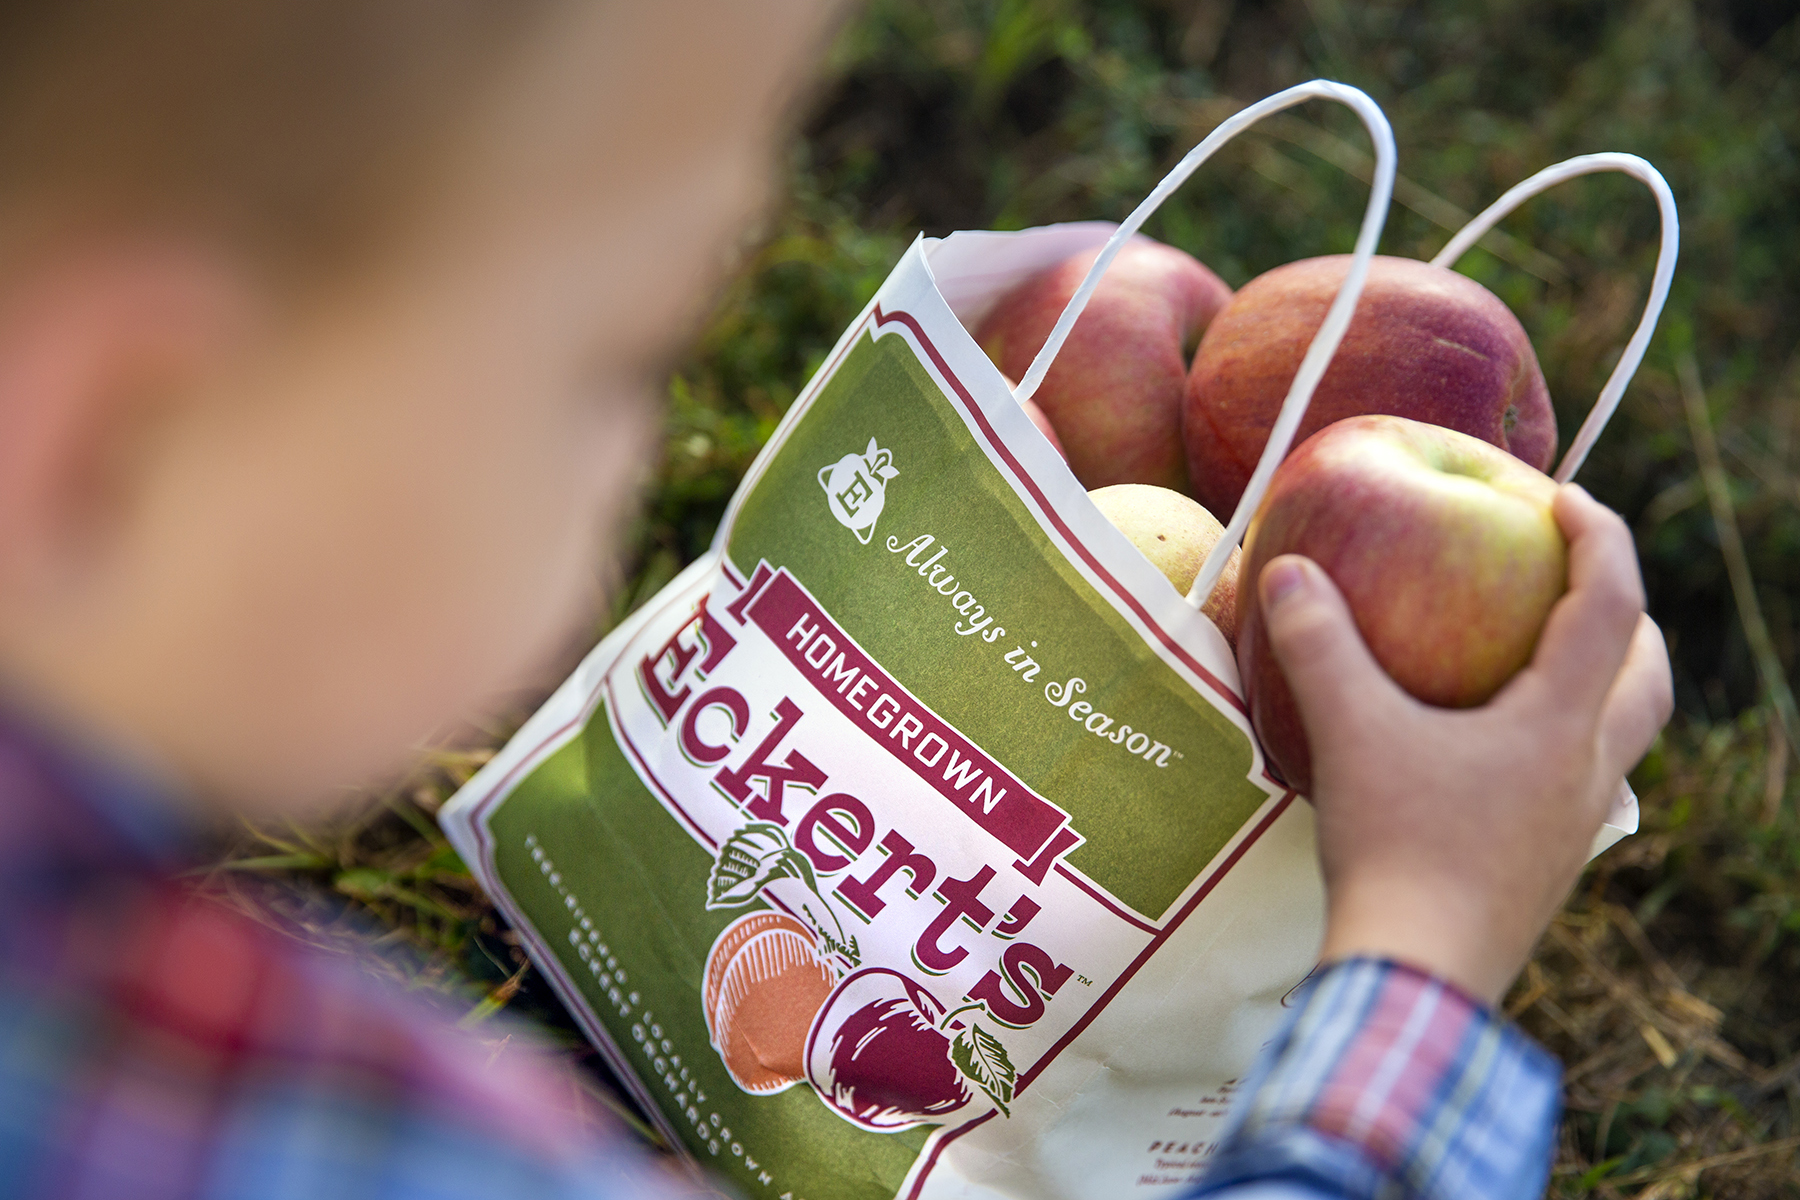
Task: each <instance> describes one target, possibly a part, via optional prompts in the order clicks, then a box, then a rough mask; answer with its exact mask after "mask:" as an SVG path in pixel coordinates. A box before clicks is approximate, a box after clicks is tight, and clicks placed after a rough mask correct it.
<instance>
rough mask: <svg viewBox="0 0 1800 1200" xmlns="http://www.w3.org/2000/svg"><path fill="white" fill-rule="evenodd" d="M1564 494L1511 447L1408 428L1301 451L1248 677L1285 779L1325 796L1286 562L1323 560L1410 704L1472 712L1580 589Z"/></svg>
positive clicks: (1357, 423) (1252, 563)
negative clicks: (1294, 673)
mask: <svg viewBox="0 0 1800 1200" xmlns="http://www.w3.org/2000/svg"><path fill="white" fill-rule="evenodd" d="M1555 498H1556V484H1555V482H1554V481H1553V480H1551V479H1550V478H1549V477H1548V476H1546V475H1544V474H1543V473H1542V472H1541V471H1538V470H1536V469H1535V468H1533V467H1530V466H1527V465H1526V464H1525V463H1523V462H1520V461H1519V460H1518V459H1517V458H1515V457H1513V456H1512V455H1511V454H1508V453H1507V452H1505V451H1504V450H1500V449H1497V448H1495V447H1494V446H1492V445H1489V444H1488V443H1487V442H1484V441H1482V440H1480V439H1478V438H1473V437H1470V436H1469V435H1467V434H1464V433H1458V432H1456V431H1455V430H1451V429H1444V428H1442V427H1440V426H1436V425H1429V424H1426V423H1424V422H1421V421H1410V420H1407V419H1405V418H1403V417H1393V416H1359V417H1350V418H1348V419H1346V420H1342V421H1339V422H1337V423H1336V424H1333V425H1330V426H1328V427H1327V428H1325V429H1324V430H1323V431H1321V432H1319V433H1317V434H1314V435H1313V436H1312V437H1311V438H1309V439H1307V441H1305V442H1304V443H1302V444H1301V445H1300V446H1299V448H1297V449H1296V450H1295V451H1294V452H1293V453H1292V454H1290V455H1289V456H1288V458H1287V461H1285V462H1283V463H1282V464H1281V468H1280V469H1279V470H1277V471H1276V472H1275V476H1274V478H1273V479H1272V480H1271V481H1270V485H1269V491H1268V494H1267V495H1265V496H1264V497H1263V501H1262V504H1261V505H1260V506H1259V507H1258V509H1257V512H1256V516H1255V517H1254V518H1253V519H1252V520H1251V522H1250V528H1249V532H1248V533H1247V535H1246V537H1245V540H1244V551H1243V552H1244V576H1243V578H1244V581H1245V586H1244V587H1242V588H1240V589H1239V591H1238V643H1237V653H1238V667H1239V671H1240V674H1241V675H1242V678H1243V683H1244V688H1245V691H1246V693H1247V699H1248V700H1249V705H1250V718H1251V722H1252V724H1253V725H1254V727H1255V729H1256V733H1257V736H1258V738H1259V739H1260V740H1261V741H1262V745H1263V749H1264V751H1265V753H1266V755H1267V757H1268V760H1269V763H1270V765H1271V766H1272V767H1273V768H1274V770H1275V771H1276V772H1277V773H1278V774H1280V776H1281V777H1282V778H1283V779H1285V780H1286V781H1287V782H1288V783H1289V784H1290V785H1292V786H1293V787H1294V788H1296V789H1298V790H1299V791H1301V792H1308V791H1310V789H1311V788H1312V784H1313V777H1312V761H1311V756H1310V754H1309V753H1308V749H1307V744H1306V730H1305V728H1304V726H1303V725H1302V723H1301V720H1300V713H1299V709H1298V707H1297V706H1296V704H1295V702H1294V697H1293V694H1292V693H1291V692H1290V691H1289V690H1288V686H1287V680H1286V678H1285V677H1284V676H1283V675H1282V673H1281V667H1280V665H1279V664H1278V663H1277V662H1276V660H1275V655H1274V652H1273V650H1272V649H1271V647H1270V644H1269V639H1268V634H1267V631H1266V629H1265V627H1264V624H1263V619H1262V613H1261V604H1260V600H1259V594H1258V589H1257V586H1256V581H1257V579H1258V578H1259V577H1260V575H1261V573H1262V569H1263V568H1264V567H1265V566H1266V565H1267V564H1268V563H1269V561H1270V560H1271V559H1273V558H1275V557H1276V556H1277V555H1281V554H1302V555H1305V556H1306V557H1308V558H1310V559H1312V560H1313V561H1314V562H1316V563H1318V565H1319V566H1320V567H1321V568H1322V569H1323V570H1324V571H1325V573H1326V574H1327V575H1329V576H1330V577H1331V579H1332V581H1333V582H1334V583H1336V584H1337V586H1338V589H1339V590H1340V591H1342V592H1343V594H1344V599H1345V601H1346V602H1347V603H1348V604H1349V607H1350V612H1351V614H1352V615H1353V616H1354V617H1355V619H1356V626H1357V629H1358V630H1359V631H1361V633H1362V636H1363V640H1364V641H1365V642H1366V643H1368V647H1369V650H1370V652H1371V653H1372V654H1373V655H1374V657H1375V660H1376V661H1377V662H1378V663H1380V664H1381V666H1382V668H1383V669H1384V670H1386V671H1387V673H1388V674H1389V675H1390V676H1392V677H1393V679H1394V681H1395V682H1396V683H1398V684H1399V685H1400V686H1401V687H1402V688H1404V689H1405V690H1406V691H1407V692H1409V693H1410V694H1412V695H1413V696H1414V697H1416V698H1418V699H1419V700H1422V701H1424V702H1425V703H1427V704H1434V705H1438V706H1441V707H1445V708H1468V707H1473V706H1475V705H1479V704H1483V703H1485V702H1486V701H1487V700H1488V699H1489V698H1491V697H1492V696H1493V695H1494V693H1496V692H1497V691H1499V690H1500V688H1501V687H1502V686H1504V685H1505V683H1506V681H1507V680H1508V679H1510V678H1512V676H1513V675H1514V674H1515V673H1517V672H1518V671H1519V669H1520V668H1522V667H1523V666H1524V665H1525V664H1526V663H1527V662H1528V661H1530V659H1531V654H1532V651H1533V650H1534V649H1535V648H1536V646H1537V640H1538V635H1539V634H1540V633H1541V632H1542V630H1543V627H1544V622H1545V621H1546V620H1547V619H1548V617H1549V615H1550V609H1551V606H1552V605H1554V604H1555V603H1556V601H1557V599H1558V598H1559V597H1560V596H1561V595H1562V594H1563V592H1564V591H1565V590H1567V587H1568V546H1567V543H1566V542H1565V540H1564V538H1563V535H1562V530H1561V528H1560V527H1559V526H1558V525H1557V523H1556V518H1555V516H1554V515H1553V514H1552V513H1551V504H1552V503H1553V502H1554V500H1555Z"/></svg>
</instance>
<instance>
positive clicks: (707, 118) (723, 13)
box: [472, 0, 840, 198]
mask: <svg viewBox="0 0 1800 1200" xmlns="http://www.w3.org/2000/svg"><path fill="white" fill-rule="evenodd" d="M838 7H840V6H839V5H838V4H837V3H836V2H835V0H763V2H757V3H745V2H723V0H658V2H657V3H650V4H644V3H617V4H605V5H594V6H576V8H575V11H573V12H571V13H569V14H568V15H567V17H566V18H565V19H564V20H563V21H562V22H561V23H560V25H559V26H558V27H556V28H553V29H549V30H547V31H546V36H544V37H543V38H542V39H540V41H539V42H538V44H537V46H536V47H535V48H534V52H533V53H529V54H527V55H524V56H522V58H521V61H520V62H519V66H518V69H517V71H516V72H515V74H514V75H513V77H512V79H511V80H510V81H509V84H508V86H506V87H503V88H502V90H501V93H500V96H499V103H497V104H496V105H495V106H494V108H493V109H492V110H491V113H490V115H489V118H488V119H487V120H486V121H484V122H483V123H482V127H480V128H477V129H476V130H474V131H472V132H474V133H475V135H476V147H477V155H476V159H475V161H478V162H479V163H480V167H479V170H480V171H481V173H482V175H483V177H484V178H486V179H487V180H489V181H491V182H493V183H496V184H499V185H502V186H504V185H505V184H506V183H507V182H509V181H516V180H519V179H521V178H524V179H531V180H533V181H535V182H537V183H538V184H540V185H542V186H550V187H558V186H561V187H568V188H570V189H572V194H581V195H585V196H586V197H589V198H591V197H593V195H594V194H595V193H594V185H595V184H600V185H602V186H603V188H604V190H606V191H609V192H611V193H614V194H617V195H623V194H624V193H627V192H629V191H632V190H635V189H634V184H637V183H639V182H642V181H643V180H644V178H645V177H649V176H655V175H658V174H662V173H665V172H669V171H679V170H684V169H686V165H687V164H688V163H689V162H691V160H692V158H693V156H695V155H697V154H706V153H721V154H730V153H744V152H745V151H747V150H749V151H753V152H758V153H762V152H766V151H767V149H768V135H769V132H770V130H771V128H772V127H773V126H774V125H775V123H776V122H778V121H779V120H780V119H781V118H782V116H783V113H784V110H785V109H786V107H787V106H788V104H790V103H791V101H792V98H793V92H794V90H795V88H796V86H797V84H799V83H800V82H802V81H804V80H805V78H806V77H807V74H808V69H809V68H810V67H811V65H812V64H813V63H814V61H815V60H816V59H817V57H818V56H819V54H820V52H821V50H822V35H823V33H824V31H825V28H826V26H827V24H828V22H829V18H830V16H831V14H832V13H833V12H834V11H835V10H836V9H837V8H838Z"/></svg>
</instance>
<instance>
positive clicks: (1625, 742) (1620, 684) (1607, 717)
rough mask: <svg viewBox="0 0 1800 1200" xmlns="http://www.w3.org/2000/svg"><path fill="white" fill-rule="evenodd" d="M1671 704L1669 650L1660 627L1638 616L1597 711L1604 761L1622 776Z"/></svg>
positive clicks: (1652, 737)
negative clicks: (1627, 648) (1627, 647)
mask: <svg viewBox="0 0 1800 1200" xmlns="http://www.w3.org/2000/svg"><path fill="white" fill-rule="evenodd" d="M1674 707H1675V688H1674V683H1673V681H1672V679H1671V678H1670V674H1669V652H1668V648H1667V646H1665V645H1664V643H1663V635H1662V630H1661V629H1658V628H1657V626H1656V622H1655V621H1652V620H1651V619H1650V618H1649V616H1647V615H1640V616H1639V617H1638V623H1637V629H1636V630H1635V631H1634V633H1633V634H1632V638H1631V650H1630V652H1629V653H1627V654H1626V656H1625V665H1624V666H1622V667H1620V668H1619V674H1618V676H1617V678H1615V679H1614V680H1613V683H1612V689H1611V690H1610V691H1608V692H1607V694H1606V707H1605V708H1603V709H1602V710H1601V713H1600V746H1601V753H1602V755H1603V763H1602V765H1603V766H1604V767H1605V768H1606V769H1607V771H1608V773H1609V774H1620V775H1623V774H1624V773H1625V772H1626V771H1629V770H1630V769H1631V768H1632V767H1634V766H1636V765H1637V762H1638V760H1639V759H1640V758H1642V757H1644V752H1645V751H1646V750H1648V749H1649V748H1650V743H1651V742H1653V741H1655V740H1656V735H1657V733H1658V732H1659V731H1660V730H1661V729H1662V727H1663V726H1664V725H1665V724H1667V723H1668V720H1669V714H1670V713H1671V712H1672V711H1674Z"/></svg>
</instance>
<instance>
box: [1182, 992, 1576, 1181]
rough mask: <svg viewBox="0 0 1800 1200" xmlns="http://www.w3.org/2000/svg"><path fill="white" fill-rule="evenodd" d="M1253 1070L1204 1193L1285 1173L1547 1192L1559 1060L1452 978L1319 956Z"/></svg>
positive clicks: (1282, 1177)
mask: <svg viewBox="0 0 1800 1200" xmlns="http://www.w3.org/2000/svg"><path fill="white" fill-rule="evenodd" d="M1298 995H1300V996H1301V998H1302V999H1301V1002H1300V1003H1299V1005H1298V1006H1297V1011H1296V1013H1295V1014H1294V1016H1293V1018H1292V1019H1291V1020H1290V1021H1289V1022H1288V1024H1287V1026H1286V1027H1285V1028H1284V1029H1283V1030H1282V1031H1281V1033H1280V1034H1279V1035H1277V1037H1276V1038H1275V1040H1274V1041H1273V1042H1272V1043H1271V1044H1270V1045H1269V1046H1268V1048H1267V1049H1266V1050H1265V1051H1264V1053H1263V1056H1262V1058H1261V1059H1260V1060H1259V1062H1258V1064H1257V1068H1256V1070H1255V1071H1254V1072H1253V1073H1252V1075H1251V1077H1250V1078H1249V1079H1248V1080H1247V1081H1246V1087H1245V1099H1244V1101H1243V1104H1242V1107H1241V1108H1240V1110H1239V1112H1238V1114H1237V1115H1236V1117H1235V1119H1234V1121H1233V1125H1232V1128H1231V1130H1230V1131H1229V1132H1228V1133H1227V1134H1226V1136H1225V1138H1224V1140H1223V1142H1222V1144H1221V1145H1220V1148H1219V1151H1218V1153H1217V1155H1216V1156H1215V1157H1214V1160H1213V1163H1212V1165H1211V1168H1210V1170H1209V1172H1208V1174H1207V1178H1206V1181H1205V1183H1204V1184H1203V1185H1202V1186H1201V1188H1200V1189H1199V1191H1197V1192H1196V1193H1194V1194H1195V1195H1196V1196H1206V1195H1211V1194H1214V1193H1216V1192H1219V1191H1222V1190H1224V1189H1226V1188H1228V1187H1232V1186H1241V1185H1243V1184H1247V1183H1251V1182H1262V1181H1270V1182H1273V1181H1282V1182H1286V1183H1291V1184H1296V1185H1299V1186H1301V1187H1311V1188H1315V1189H1317V1190H1319V1191H1321V1192H1323V1193H1325V1194H1327V1195H1330V1196H1346V1197H1377V1196H1380V1197H1388V1196H1420V1197H1433V1198H1435V1197H1457V1198H1459V1200H1463V1198H1467V1200H1490V1198H1491V1200H1501V1198H1507V1200H1511V1198H1513V1197H1519V1196H1537V1195H1541V1194H1542V1192H1543V1190H1544V1187H1545V1185H1546V1184H1547V1182H1548V1180H1549V1173H1550V1162H1551V1153H1552V1148H1553V1143H1554V1138H1555V1132H1556V1122H1557V1118H1558V1116H1559V1114H1560V1111H1561V1086H1560V1085H1561V1081H1562V1068H1561V1065H1560V1064H1559V1063H1558V1062H1557V1061H1556V1059H1554V1058H1552V1057H1551V1056H1550V1055H1549V1054H1548V1053H1546V1052H1545V1051H1544V1050H1543V1049H1542V1048H1540V1047H1539V1046H1537V1045H1536V1044H1535V1043H1533V1042H1532V1041H1531V1040H1530V1039H1529V1038H1527V1037H1526V1036H1525V1035H1524V1034H1523V1033H1521V1032H1520V1031H1519V1030H1518V1028H1517V1027H1515V1026H1513V1025H1512V1024H1510V1023H1508V1022H1507V1021H1505V1020H1504V1019H1503V1018H1501V1017H1500V1016H1499V1015H1497V1014H1496V1013H1494V1012H1493V1011H1492V1010H1491V1009H1489V1008H1488V1007H1487V1006H1486V1005H1483V1004H1481V1003H1479V1002H1477V1001H1475V1000H1474V999H1472V998H1470V997H1469V996H1468V995H1466V994H1465V993H1463V992H1462V991H1461V990H1459V989H1458V988H1456V987H1455V986H1454V985H1452V984H1450V983H1446V982H1445V981H1444V980H1441V979H1435V978H1433V977H1431V976H1429V975H1426V974H1424V973H1422V972H1420V971H1417V970H1415V969H1414V968H1412V967H1408V966H1405V965H1403V964H1400V963H1395V962H1389V961H1385V960H1379V959H1351V960H1348V961H1345V962H1340V963H1335V964H1333V965H1332V966H1330V967H1328V968H1326V969H1325V970H1323V971H1322V972H1320V974H1319V975H1317V976H1316V977H1315V978H1314V979H1312V980H1311V981H1310V982H1309V983H1308V984H1307V985H1306V987H1305V988H1304V989H1303V990H1302V991H1301V992H1300V993H1298Z"/></svg>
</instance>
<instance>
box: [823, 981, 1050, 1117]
mask: <svg viewBox="0 0 1800 1200" xmlns="http://www.w3.org/2000/svg"><path fill="white" fill-rule="evenodd" d="M980 1008H981V1005H979V1004H969V1005H965V1006H963V1007H962V1008H959V1009H956V1010H954V1011H947V1010H946V1009H945V1007H944V1005H943V1004H942V1002H940V1001H939V1000H938V998H937V997H936V996H933V995H932V994H931V993H930V992H929V991H927V990H926V989H925V988H924V987H923V986H921V985H920V984H918V983H916V982H914V981H913V980H911V979H909V978H907V977H906V976H905V975H902V974H901V973H900V972H898V971H892V970H889V969H887V968H886V967H868V968H865V969H863V970H861V971H857V972H854V973H853V974H851V975H849V976H847V977H846V978H845V979H844V981H843V982H842V983H840V984H839V985H838V987H837V990H836V991H835V992H833V993H832V994H831V998H830V999H828V1000H826V1001H825V1006H824V1007H823V1008H821V1009H820V1010H819V1013H818V1015H817V1016H816V1017H814V1018H813V1025H812V1031H811V1032H810V1033H809V1034H808V1035H807V1043H806V1076H807V1079H808V1081H810V1082H811V1083H812V1085H813V1088H814V1090H815V1091H817V1092H818V1094H819V1098H820V1099H821V1100H823V1101H824V1102H825V1105H826V1107H827V1108H829V1109H831V1110H832V1111H833V1112H835V1113H837V1114H838V1116H840V1117H842V1118H844V1119H845V1120H846V1121H849V1122H850V1123H851V1124H853V1125H856V1126H859V1127H861V1128H863V1129H868V1130H871V1131H873V1132H876V1133H895V1132H898V1131H899V1130H902V1129H911V1128H912V1127H913V1126H915V1125H923V1124H927V1123H936V1122H940V1121H942V1120H943V1119H944V1118H945V1117H948V1116H949V1115H950V1114H951V1113H954V1112H958V1111H959V1110H961V1109H963V1108H965V1107H966V1106H967V1105H968V1104H969V1103H970V1101H971V1100H973V1099H974V1096H975V1092H976V1089H980V1090H981V1091H982V1092H985V1093H986V1094H987V1096H988V1098H989V1099H990V1100H991V1101H992V1102H993V1104H994V1105H995V1107H997V1108H998V1109H999V1110H1000V1111H1001V1113H1002V1114H1005V1115H1010V1113H1009V1111H1008V1109H1007V1105H1008V1104H1009V1103H1010V1102H1011V1100H1012V1097H1013V1088H1014V1086H1015V1084H1016V1082H1017V1073H1016V1072H1015V1071H1014V1070H1013V1066H1012V1062H1011V1060H1009V1059H1008V1058H1007V1055H1006V1049H1005V1047H1004V1046H1002V1045H1001V1043H1000V1041H999V1039H998V1038H996V1037H994V1036H993V1035H992V1034H991V1033H988V1032H987V1031H986V1030H985V1029H983V1028H982V1027H981V1026H980V1025H978V1024H976V1023H975V1021H974V1019H973V1018H970V1019H968V1020H966V1021H965V1020H961V1019H959V1018H960V1017H961V1016H962V1015H963V1014H964V1013H967V1012H970V1011H972V1010H977V1009H980Z"/></svg>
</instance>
